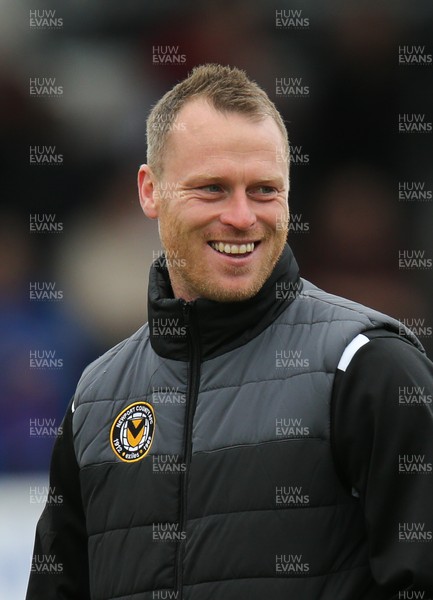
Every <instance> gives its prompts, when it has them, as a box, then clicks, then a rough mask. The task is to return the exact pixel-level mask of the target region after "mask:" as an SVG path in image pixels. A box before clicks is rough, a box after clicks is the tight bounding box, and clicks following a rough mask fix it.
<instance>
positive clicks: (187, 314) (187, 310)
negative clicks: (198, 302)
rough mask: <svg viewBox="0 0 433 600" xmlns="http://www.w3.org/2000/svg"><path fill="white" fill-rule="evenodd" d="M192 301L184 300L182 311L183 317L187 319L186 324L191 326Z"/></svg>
mask: <svg viewBox="0 0 433 600" xmlns="http://www.w3.org/2000/svg"><path fill="white" fill-rule="evenodd" d="M191 306H192V302H187V301H186V300H182V311H183V319H184V321H185V326H186V327H189V326H190V318H189V317H190V313H191Z"/></svg>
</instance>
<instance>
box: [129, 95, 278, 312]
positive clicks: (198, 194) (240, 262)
mask: <svg viewBox="0 0 433 600" xmlns="http://www.w3.org/2000/svg"><path fill="white" fill-rule="evenodd" d="M177 121H178V122H179V123H182V124H183V128H182V129H179V130H176V131H172V132H171V133H170V136H169V139H168V142H167V149H166V155H165V159H164V170H163V174H162V176H161V177H160V178H159V180H157V179H156V178H155V176H154V175H153V173H152V171H151V170H150V168H149V167H148V166H147V165H142V167H141V168H140V171H139V192H140V201H141V204H142V207H143V210H144V212H145V213H146V215H147V216H148V217H150V218H158V219H159V231H160V237H161V243H162V245H163V248H164V250H165V254H166V258H167V266H168V270H169V275H170V280H171V284H172V287H173V292H174V294H175V296H176V297H178V298H183V299H185V300H187V301H189V300H194V299H195V298H198V297H201V298H208V299H211V300H217V301H220V302H228V301H234V300H245V299H247V298H250V297H252V296H254V295H255V294H257V292H258V291H259V290H260V288H261V287H262V286H263V284H264V282H265V281H266V279H267V278H268V277H269V275H270V273H271V272H272V270H273V268H274V266H275V264H276V262H277V260H278V258H279V257H280V255H281V252H282V251H283V248H284V244H285V241H286V236H287V222H288V204H287V195H288V167H287V164H286V163H285V162H283V161H279V160H278V156H279V153H278V149H280V148H281V146H282V145H283V143H284V142H283V139H282V134H281V132H280V130H279V129H278V126H277V125H276V123H275V122H274V120H273V119H272V118H271V117H265V118H263V119H261V120H252V119H251V118H250V117H249V116H245V115H242V114H240V113H221V112H218V111H217V110H216V109H215V108H213V107H212V106H211V105H210V104H209V103H208V102H206V101H205V100H204V99H195V100H192V101H189V102H188V103H187V104H186V105H185V106H184V107H183V108H182V109H181V111H180V112H179V115H178V117H177Z"/></svg>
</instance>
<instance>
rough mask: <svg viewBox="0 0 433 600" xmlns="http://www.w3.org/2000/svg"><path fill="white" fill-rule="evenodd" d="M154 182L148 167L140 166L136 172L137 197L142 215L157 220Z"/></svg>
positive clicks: (157, 211) (157, 207) (157, 210)
mask: <svg viewBox="0 0 433 600" xmlns="http://www.w3.org/2000/svg"><path fill="white" fill-rule="evenodd" d="M155 188H156V180H155V176H154V175H153V173H152V170H151V168H150V167H149V165H141V166H140V168H139V170H138V195H139V197H140V205H141V208H142V209H143V212H144V214H145V215H146V217H148V218H149V219H157V218H158V214H159V203H158V201H157V193H156V189H155Z"/></svg>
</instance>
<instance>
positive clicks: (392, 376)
mask: <svg viewBox="0 0 433 600" xmlns="http://www.w3.org/2000/svg"><path fill="white" fill-rule="evenodd" d="M367 337H368V334H367ZM364 341H365V340H364ZM343 368H344V367H343ZM432 401H433V363H432V362H430V360H429V359H428V358H427V357H426V356H425V355H424V354H422V353H421V352H420V351H419V350H417V349H416V348H415V347H414V346H412V345H411V344H410V343H408V342H406V341H405V340H404V339H403V338H400V337H398V336H397V335H394V334H391V333H389V332H385V331H383V332H375V333H374V334H373V338H372V339H370V340H369V341H367V343H365V345H363V346H362V347H361V348H360V349H358V350H357V352H356V354H354V356H353V358H352V360H351V361H350V362H349V364H348V366H347V368H346V370H345V371H344V370H337V374H336V379H335V384H334V390H333V398H332V440H333V451H334V456H335V460H336V463H337V467H338V470H339V472H340V476H341V478H342V480H343V481H344V482H345V483H346V484H347V485H348V487H349V489H351V488H352V490H353V494H354V495H355V496H359V500H360V502H361V504H362V507H363V510H364V515H365V523H366V530H367V537H368V548H369V556H370V566H371V570H372V574H373V577H374V579H375V580H376V582H377V583H378V585H379V586H380V587H381V589H383V590H384V591H387V592H388V593H389V594H390V596H389V597H390V598H391V597H392V598H394V597H395V598H424V600H428V598H430V597H433V596H432V594H433V472H432V465H433V410H432ZM409 591H410V592H415V591H416V592H419V594H418V595H408V592H409ZM405 592H406V594H405ZM394 594H395V596H394Z"/></svg>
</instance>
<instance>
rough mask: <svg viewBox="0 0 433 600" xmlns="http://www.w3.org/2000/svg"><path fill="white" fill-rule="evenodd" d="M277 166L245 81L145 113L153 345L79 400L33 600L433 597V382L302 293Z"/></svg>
mask: <svg viewBox="0 0 433 600" xmlns="http://www.w3.org/2000/svg"><path fill="white" fill-rule="evenodd" d="M287 155H288V140H287V133H286V130H285V127H284V124H283V122H282V119H281V117H280V115H279V113H278V112H277V111H276V108H275V106H274V105H273V104H272V102H271V101H270V100H269V98H268V97H267V96H266V94H265V93H264V92H263V90H261V89H260V88H259V87H258V86H257V85H256V84H255V83H253V82H251V81H250V80H249V79H248V78H247V77H246V75H245V74H244V73H243V72H241V71H239V70H237V69H232V68H229V67H222V66H219V65H205V66H201V67H198V68H196V69H194V71H193V72H192V74H191V75H190V76H189V77H188V78H187V79H186V80H184V81H182V82H181V83H179V84H178V85H176V86H175V87H174V88H173V89H172V90H171V91H169V92H168V93H167V94H166V95H165V96H164V97H163V98H162V99H161V100H160V101H159V102H158V104H157V105H156V106H155V107H154V108H153V110H152V112H151V115H150V117H149V119H148V164H147V165H142V166H141V167H140V171H139V176H138V186H139V195H140V202H141V205H142V208H143V210H144V212H145V214H146V215H147V216H148V217H150V218H152V219H158V221H159V230H160V237H161V242H162V245H163V247H164V250H165V256H164V257H163V258H161V259H160V260H158V261H156V262H155V263H154V264H153V266H152V269H151V273H150V281H149V323H148V324H146V325H145V326H144V327H142V328H141V329H140V330H139V331H138V332H137V333H135V334H134V335H133V336H132V337H130V338H129V339H128V340H126V341H124V342H122V343H120V344H119V345H118V346H116V347H115V348H113V349H112V350H110V351H109V352H108V353H106V354H105V355H104V356H102V357H100V358H99V359H98V360H96V361H95V362H94V363H93V364H92V365H90V366H89V367H88V368H87V369H86V370H85V372H84V374H83V376H82V378H81V380H80V383H79V385H78V388H77V391H76V394H75V396H74V399H73V401H72V402H71V405H70V407H69V409H68V411H67V414H66V416H65V420H64V423H63V435H62V436H61V437H60V438H59V439H58V440H57V442H56V446H55V449H54V453H53V459H52V467H51V483H50V485H51V487H52V488H53V489H54V490H55V492H56V493H57V494H61V495H62V498H63V504H62V506H61V507H60V506H57V507H55V506H47V507H46V508H45V511H44V513H43V515H42V517H41V519H40V522H39V524H38V528H37V534H36V542H35V551H34V560H33V565H32V571H33V572H32V574H31V577H30V583H29V588H28V593H27V599H28V600H36V599H40V600H51V599H52V600H54V599H56V600H60V599H77V600H85V599H86V598H92V599H95V600H108V599H111V600H112V599H116V600H126V599H128V600H139V599H140V600H150V599H152V600H155V599H157V598H161V599H162V598H177V599H181V598H183V599H185V600H186V599H188V600H189V599H191V600H193V599H194V600H196V599H197V600H207V599H210V600H256V599H260V600H263V599H266V600H280V599H283V598H284V599H287V598H296V599H302V600H304V599H305V600H319V599H320V600H355V599H360V600H361V599H362V600H367V599H368V600H372V599H382V598H383V599H384V598H387V599H388V598H414V597H419V598H424V599H427V597H428V595H429V594H432V593H433V552H432V540H431V538H432V531H433V514H432V512H433V511H432V500H433V475H432V474H431V463H432V461H433V414H432V411H431V402H432V391H433V390H432V387H433V386H432V384H433V365H432V363H431V362H430V361H429V360H428V359H427V358H426V357H425V355H424V354H423V350H422V347H421V345H420V343H419V342H418V341H417V339H416V338H415V337H414V336H413V335H412V334H411V332H410V331H409V330H407V329H405V328H403V326H402V325H401V324H400V323H398V322H397V321H395V320H394V319H392V318H390V317H387V316H385V315H382V314H380V313H378V312H376V311H373V310H371V309H369V308H366V307H363V306H361V305H358V304H356V303H354V302H350V301H348V300H345V299H342V298H338V297H335V296H332V295H330V294H327V293H325V292H323V291H321V290H319V289H317V288H316V287H315V286H313V285H312V284H310V283H309V282H307V281H305V280H303V279H301V278H300V277H299V274H298V267H297V264H296V261H295V259H294V257H293V255H292V253H291V250H290V248H289V247H288V246H287V245H286V235H287V228H288V218H289V215H288V204H287V196H288V187H289V185H288V183H289V177H288V164H287V161H285V160H281V157H282V156H287ZM41 557H42V559H41ZM44 562H45V563H46V564H47V566H48V568H47V569H45V570H44V569H42V568H41V567H40V565H41V564H44ZM50 564H55V565H61V569H59V568H58V569H56V570H54V569H50V568H49V566H50ZM38 565H39V566H38ZM33 567H37V568H33ZM415 593H416V594H421V595H418V596H415V595H411V594H415Z"/></svg>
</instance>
